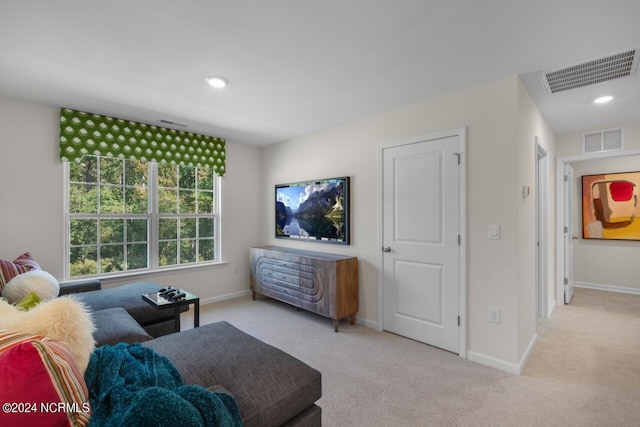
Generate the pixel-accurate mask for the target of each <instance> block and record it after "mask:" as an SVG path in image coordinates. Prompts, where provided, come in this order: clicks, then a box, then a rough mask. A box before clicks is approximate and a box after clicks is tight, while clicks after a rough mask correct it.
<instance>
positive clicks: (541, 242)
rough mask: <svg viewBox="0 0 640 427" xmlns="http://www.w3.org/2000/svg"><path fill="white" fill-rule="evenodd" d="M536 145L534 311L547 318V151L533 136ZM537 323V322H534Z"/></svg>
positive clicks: (538, 139) (548, 314)
mask: <svg viewBox="0 0 640 427" xmlns="http://www.w3.org/2000/svg"><path fill="white" fill-rule="evenodd" d="M535 147H536V245H537V247H536V290H537V292H536V296H537V304H536V312H537V313H538V316H537V317H542V318H545V319H548V318H549V317H550V315H551V312H550V311H549V285H548V284H547V278H548V271H549V265H548V258H549V255H548V253H549V252H548V251H549V244H548V238H547V236H548V230H549V218H548V214H547V212H548V206H549V189H548V177H549V152H548V151H547V150H546V149H545V147H544V145H543V144H542V141H541V140H540V138H538V137H537V136H536V137H535ZM536 324H537V322H536Z"/></svg>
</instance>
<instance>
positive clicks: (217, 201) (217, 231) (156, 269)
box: [62, 162, 227, 282]
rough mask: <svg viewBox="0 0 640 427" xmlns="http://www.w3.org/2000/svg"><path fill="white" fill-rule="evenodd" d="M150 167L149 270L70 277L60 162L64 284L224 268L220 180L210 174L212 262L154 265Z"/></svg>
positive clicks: (154, 170)
mask: <svg viewBox="0 0 640 427" xmlns="http://www.w3.org/2000/svg"><path fill="white" fill-rule="evenodd" d="M148 163H149V164H150V165H151V167H150V168H149V185H148V191H149V193H148V194H149V206H150V207H151V215H150V221H149V235H148V238H147V241H148V242H149V267H147V268H144V269H136V270H128V271H119V272H114V273H98V274H92V275H86V276H79V277H78V276H76V277H72V276H71V271H70V265H69V256H70V228H69V223H70V221H69V219H70V213H69V197H70V195H69V184H70V181H69V162H63V163H62V165H63V185H64V192H63V210H64V213H63V220H64V225H63V230H64V239H63V248H62V254H63V260H62V263H63V266H64V268H63V272H64V273H63V274H64V281H68V282H73V281H81V280H89V279H96V278H100V279H107V280H111V279H114V280H116V279H118V278H122V277H133V276H148V275H154V274H155V275H157V274H162V273H168V272H175V271H179V270H190V269H194V268H195V269H198V268H206V267H217V266H222V265H226V264H227V262H226V261H223V260H222V227H221V224H222V221H221V216H222V213H221V212H222V209H221V208H222V202H221V199H222V191H221V187H222V179H221V177H220V176H218V175H217V174H214V205H215V206H214V234H213V248H214V254H213V261H204V262H195V263H186V264H178V265H168V266H158V220H159V215H158V202H157V194H158V180H157V177H158V165H157V163H156V162H148Z"/></svg>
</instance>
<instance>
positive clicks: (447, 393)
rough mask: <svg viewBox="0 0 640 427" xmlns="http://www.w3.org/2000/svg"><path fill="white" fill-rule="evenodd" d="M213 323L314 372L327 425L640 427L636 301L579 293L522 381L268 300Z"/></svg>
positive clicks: (217, 313)
mask: <svg viewBox="0 0 640 427" xmlns="http://www.w3.org/2000/svg"><path fill="white" fill-rule="evenodd" d="M191 313H192V311H190V312H189V313H186V314H184V315H183V319H182V325H183V328H189V327H191V325H192V317H190V316H191ZM218 320H226V321H228V322H229V323H231V324H233V325H235V326H236V327H238V328H239V329H242V330H243V331H245V332H247V333H249V334H251V335H253V336H255V337H257V338H259V339H261V340H263V341H265V342H267V343H269V344H271V345H274V346H276V347H278V348H280V349H282V350H284V351H287V352H288V353H290V354H292V355H294V356H296V357H298V358H299V359H301V360H303V361H304V362H306V363H307V364H309V365H311V366H313V367H314V368H316V369H318V370H319V371H320V372H322V381H323V397H322V399H321V400H320V401H319V402H318V404H319V406H321V407H322V416H323V425H324V426H640V296H637V295H625V294H616V293H610V292H602V291H594V290H588V289H576V292H575V296H574V299H573V301H572V304H571V305H568V306H563V307H556V309H555V311H554V313H553V318H552V319H551V320H541V321H540V322H539V327H538V335H539V340H538V344H537V345H536V348H535V350H534V352H533V354H532V356H531V358H530V360H529V363H528V365H527V367H526V369H525V372H524V373H523V375H522V376H515V375H511V374H507V373H505V372H502V371H498V370H495V369H492V368H489V367H486V366H483V365H479V364H477V363H473V362H469V361H467V360H465V359H462V358H460V357H459V356H457V355H455V354H451V353H448V352H446V351H443V350H439V349H436V348H433V347H430V346H428V345H424V344H420V343H418V342H415V341H411V340H409V339H406V338H402V337H399V336H396V335H393V334H390V333H386V332H378V331H375V330H372V329H370V328H367V327H364V326H360V325H356V326H350V325H349V324H348V323H345V322H343V323H341V325H340V332H339V333H334V332H333V327H332V322H331V321H330V320H329V319H325V318H323V317H319V316H317V315H313V314H310V313H306V312H304V311H296V310H295V309H294V308H292V307H290V306H288V305H285V304H281V303H278V302H276V301H273V300H269V299H259V300H257V301H252V300H251V298H250V297H245V298H238V299H235V300H231V301H225V302H222V303H216V304H210V305H207V306H203V307H202V309H201V324H206V323H211V322H215V321H218Z"/></svg>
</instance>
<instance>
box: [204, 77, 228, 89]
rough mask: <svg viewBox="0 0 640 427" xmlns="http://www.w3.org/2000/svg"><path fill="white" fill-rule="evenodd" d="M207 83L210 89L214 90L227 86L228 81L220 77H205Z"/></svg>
mask: <svg viewBox="0 0 640 427" xmlns="http://www.w3.org/2000/svg"><path fill="white" fill-rule="evenodd" d="M207 83H209V85H210V86H211V87H215V88H216V89H220V88H223V87H225V86H226V85H228V84H229V80H227V79H225V78H224V77H221V76H207Z"/></svg>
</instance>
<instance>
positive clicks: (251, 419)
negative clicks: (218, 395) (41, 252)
mask: <svg viewBox="0 0 640 427" xmlns="http://www.w3.org/2000/svg"><path fill="white" fill-rule="evenodd" d="M159 288H160V285H158V284H156V283H153V282H138V283H132V284H128V285H124V286H120V287H118V288H113V289H104V290H103V289H101V285H100V282H99V281H89V282H83V283H75V284H61V293H62V294H69V293H74V294H76V295H74V296H75V297H76V298H78V299H80V300H82V301H83V302H85V304H86V305H87V306H88V307H89V308H90V309H91V310H92V315H93V318H94V322H95V324H96V328H97V330H96V332H95V334H94V338H95V339H96V341H97V342H98V345H104V344H115V343H117V342H127V343H134V342H141V343H142V345H144V346H147V347H150V348H152V349H154V350H155V351H156V352H158V353H159V354H161V355H163V356H165V357H167V358H168V359H169V360H171V362H173V364H174V365H175V366H176V368H177V369H178V371H179V372H180V374H181V375H182V378H183V380H184V382H185V384H197V385H201V386H203V387H206V388H208V389H210V390H212V391H223V392H226V393H228V394H230V395H232V396H233V397H234V398H235V399H236V402H237V404H238V408H239V409H240V414H241V416H242V420H243V423H244V425H245V426H249V427H250V426H320V425H321V409H320V407H319V406H317V405H316V404H315V402H316V401H317V400H318V399H320V397H321V396H322V385H321V374H320V372H318V371H317V370H315V369H313V368H311V367H310V366H308V365H307V364H305V363H303V362H302V361H300V360H298V359H296V358H294V357H293V356H291V355H289V354H287V353H285V352H283V351H282V350H279V349H277V348H275V347H272V346H270V345H268V344H266V343H264V342H262V341H260V340H258V339H256V338H254V337H252V336H250V335H248V334H246V333H244V332H242V331H240V330H239V329H237V328H235V327H234V326H232V325H230V324H229V323H227V322H217V323H212V324H208V325H203V326H201V327H199V328H194V329H190V330H187V331H182V332H177V333H174V327H175V326H174V318H173V313H171V310H167V311H168V312H167V311H160V310H156V309H154V308H153V307H151V306H150V305H148V304H147V303H145V302H144V301H143V300H142V296H141V295H142V293H148V292H156V291H157V290H158V289H159ZM184 309H185V310H186V307H185V308H184Z"/></svg>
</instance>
